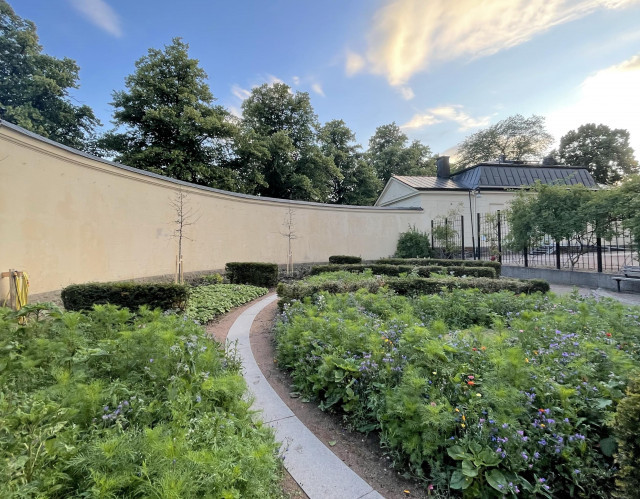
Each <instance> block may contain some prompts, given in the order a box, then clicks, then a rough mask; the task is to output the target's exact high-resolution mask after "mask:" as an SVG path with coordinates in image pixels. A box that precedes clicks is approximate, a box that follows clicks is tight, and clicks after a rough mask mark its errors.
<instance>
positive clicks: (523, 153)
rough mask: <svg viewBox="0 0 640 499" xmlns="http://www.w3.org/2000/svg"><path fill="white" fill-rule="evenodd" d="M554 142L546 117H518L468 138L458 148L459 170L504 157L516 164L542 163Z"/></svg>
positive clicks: (507, 119) (508, 119) (457, 164)
mask: <svg viewBox="0 0 640 499" xmlns="http://www.w3.org/2000/svg"><path fill="white" fill-rule="evenodd" d="M552 142H553V136H552V135H551V134H550V133H548V132H547V130H546V128H545V125H544V117H542V116H536V115H532V116H530V117H529V118H525V117H524V116H522V115H520V114H516V115H515V116H509V117H508V118H506V119H504V120H502V121H499V122H498V123H496V124H495V125H491V126H490V127H488V128H485V129H484V130H480V131H479V132H476V133H474V134H473V135H470V136H469V137H467V138H466V139H465V140H464V141H463V142H462V143H461V144H460V145H459V146H458V155H459V157H458V160H457V161H456V166H457V167H458V168H466V167H468V166H472V165H475V164H478V163H482V162H484V161H496V160H498V158H499V157H500V156H501V155H504V157H505V158H506V159H509V160H516V161H526V160H529V161H530V160H539V159H540V158H541V156H542V155H543V154H544V152H545V151H546V149H547V148H548V147H549V146H550V145H551V143H552Z"/></svg>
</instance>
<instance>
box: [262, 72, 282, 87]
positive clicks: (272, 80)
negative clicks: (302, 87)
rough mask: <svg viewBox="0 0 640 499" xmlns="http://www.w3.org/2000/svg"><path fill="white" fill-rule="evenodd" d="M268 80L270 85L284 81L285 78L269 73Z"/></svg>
mask: <svg viewBox="0 0 640 499" xmlns="http://www.w3.org/2000/svg"><path fill="white" fill-rule="evenodd" d="M266 80H267V83H268V84H269V85H273V84H274V83H284V81H283V80H281V79H280V78H278V77H277V76H273V75H272V74H267V76H266Z"/></svg>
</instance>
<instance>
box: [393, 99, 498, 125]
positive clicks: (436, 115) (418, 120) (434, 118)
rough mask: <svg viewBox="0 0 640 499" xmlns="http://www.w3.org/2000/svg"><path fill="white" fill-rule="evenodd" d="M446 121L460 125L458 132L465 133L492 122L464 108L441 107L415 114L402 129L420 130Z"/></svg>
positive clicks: (486, 117)
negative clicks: (468, 112) (465, 110)
mask: <svg viewBox="0 0 640 499" xmlns="http://www.w3.org/2000/svg"><path fill="white" fill-rule="evenodd" d="M446 121H452V122H454V123H457V124H458V125H459V128H458V130H460V131H465V130H469V129H470V128H478V127H482V126H487V125H488V124H489V122H490V117H489V116H482V117H479V118H474V117H472V116H470V115H468V114H467V113H465V112H464V111H463V110H462V106H460V105H453V106H439V107H434V108H431V109H428V110H427V111H426V112H424V113H418V114H415V115H414V116H413V117H412V118H411V119H410V120H409V121H408V122H407V123H405V124H404V125H402V126H401V128H408V129H420V128H424V127H426V126H431V125H436V124H438V123H443V122H446Z"/></svg>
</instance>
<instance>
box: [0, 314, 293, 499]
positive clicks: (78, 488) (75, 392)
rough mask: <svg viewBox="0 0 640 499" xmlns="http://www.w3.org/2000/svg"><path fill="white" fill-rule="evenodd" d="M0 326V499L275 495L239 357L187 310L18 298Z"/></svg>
mask: <svg viewBox="0 0 640 499" xmlns="http://www.w3.org/2000/svg"><path fill="white" fill-rule="evenodd" d="M43 312H45V313H46V314H48V317H47V318H45V319H42V318H40V319H38V318H37V315H42V313H43ZM21 316H22V317H24V316H26V317H28V320H27V323H26V325H20V324H19V323H18V318H19V317H21ZM0 331H1V332H2V334H1V335H0V384H1V385H2V397H0V442H1V445H0V456H1V459H0V497H51V498H62V497H181V498H189V497H279V496H280V490H279V478H280V476H281V462H280V460H279V459H278V456H277V446H276V444H275V443H274V439H273V435H272V432H271V431H270V430H269V429H267V428H266V427H263V426H262V425H261V424H260V423H259V422H254V420H253V415H252V413H251V411H250V410H249V404H248V403H247V401H246V398H245V396H244V394H245V383H244V380H243V379H242V376H241V373H240V369H241V365H240V362H239V360H238V359H237V358H236V357H235V356H234V355H233V354H226V353H225V352H224V351H223V350H221V348H222V347H221V346H220V345H219V344H218V343H216V342H214V341H212V340H211V339H209V338H207V337H206V336H205V334H204V331H203V329H202V328H201V327H199V326H197V325H195V324H194V323H193V321H191V320H188V319H187V318H186V317H185V316H182V317H180V316H177V315H171V314H168V315H165V314H163V313H162V312H160V311H155V312H150V311H149V310H148V309H145V308H142V309H140V311H139V312H138V313H137V314H136V315H134V314H131V313H130V312H129V311H127V310H124V309H118V308H116V307H115V306H113V305H98V306H96V307H95V309H94V310H92V311H89V312H87V313H85V314H81V313H76V312H66V313H63V312H61V311H60V310H58V309H56V308H55V307H54V306H53V305H51V306H48V307H47V306H44V307H43V306H42V305H28V306H26V307H24V308H23V309H22V310H21V311H20V312H19V313H15V312H9V311H8V309H4V308H0Z"/></svg>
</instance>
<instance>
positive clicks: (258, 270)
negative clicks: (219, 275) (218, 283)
mask: <svg viewBox="0 0 640 499" xmlns="http://www.w3.org/2000/svg"><path fill="white" fill-rule="evenodd" d="M225 271H226V277H227V279H229V282H230V283H231V284H250V285H252V286H260V287H264V288H271V287H273V286H275V285H276V284H278V265H277V264H275V263H262V262H229V263H227V265H226V266H225Z"/></svg>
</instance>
